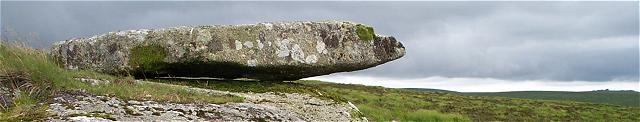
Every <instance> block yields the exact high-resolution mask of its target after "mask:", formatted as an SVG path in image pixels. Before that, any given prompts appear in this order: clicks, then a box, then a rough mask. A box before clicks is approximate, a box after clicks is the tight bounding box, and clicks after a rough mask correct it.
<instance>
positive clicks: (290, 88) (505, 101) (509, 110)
mask: <svg viewBox="0 0 640 122" xmlns="http://www.w3.org/2000/svg"><path fill="white" fill-rule="evenodd" d="M153 81H154V82H161V83H170V84H178V85H188V86H195V87H201V88H208V89H216V90H226V91H234V92H258V93H259V92H281V93H305V94H309V95H312V96H316V97H319V98H324V99H332V100H336V101H350V102H352V103H354V104H355V105H356V106H357V107H358V108H359V109H360V110H361V112H362V115H363V116H365V117H367V118H368V119H369V120H374V121H390V120H399V121H424V120H426V121H429V120H443V121H468V120H473V121H496V120H497V121H579V120H584V121H639V120H640V108H630V107H621V106H613V105H606V104H590V103H581V102H569V101H545V100H528V99H512V98H502V97H475V96H465V95H460V94H451V93H441V92H435V93H434V92H415V91H410V90H404V89H391V88H384V87H375V86H364V85H352V84H336V83H327V82H321V81H308V80H302V81H294V82H250V81H221V80H153ZM320 94H322V95H320Z"/></svg>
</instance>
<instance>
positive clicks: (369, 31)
mask: <svg viewBox="0 0 640 122" xmlns="http://www.w3.org/2000/svg"><path fill="white" fill-rule="evenodd" d="M356 33H357V34H358V38H360V40H363V41H370V40H372V39H373V37H374V36H375V33H374V32H373V27H369V26H366V25H363V24H358V25H356Z"/></svg>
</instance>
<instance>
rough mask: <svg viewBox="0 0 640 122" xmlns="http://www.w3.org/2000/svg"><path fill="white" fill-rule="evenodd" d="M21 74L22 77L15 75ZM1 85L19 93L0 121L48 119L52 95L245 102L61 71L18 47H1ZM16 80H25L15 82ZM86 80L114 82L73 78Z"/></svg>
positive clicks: (37, 53)
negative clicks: (90, 81) (77, 93)
mask: <svg viewBox="0 0 640 122" xmlns="http://www.w3.org/2000/svg"><path fill="white" fill-rule="evenodd" d="M16 74H20V75H16ZM0 76H5V77H7V78H0V85H2V86H6V87H9V88H11V89H19V90H20V91H22V92H19V95H18V96H16V97H15V98H14V101H12V104H11V106H9V108H2V109H0V121H18V120H24V121H30V120H38V119H42V118H43V117H46V116H48V115H47V114H46V112H45V111H44V110H46V108H47V104H39V103H45V102H48V101H49V100H50V99H51V95H52V94H53V93H55V92H58V91H85V92H89V93H92V94H96V95H108V96H116V97H118V98H122V99H134V100H154V101H168V102H178V103H187V102H188V103H226V102H239V101H242V100H243V98H240V97H236V96H227V95H210V94H204V93H198V92H192V91H187V90H186V89H184V88H183V87H178V86H171V85H162V84H149V83H134V82H133V79H132V78H126V77H115V76H109V75H104V74H100V73H95V72H90V71H70V70H65V69H62V68H61V67H60V66H58V65H57V64H56V63H55V62H54V61H53V60H51V59H50V57H49V56H47V54H46V53H44V52H42V51H39V50H34V49H31V48H26V47H22V46H19V45H9V44H5V43H0ZM17 76H24V77H26V78H23V79H19V80H15V78H11V77H17ZM77 77H84V78H94V79H102V80H110V81H114V83H111V84H106V85H104V84H103V85H96V86H91V85H89V84H87V83H83V82H80V81H77V80H74V79H73V78H77Z"/></svg>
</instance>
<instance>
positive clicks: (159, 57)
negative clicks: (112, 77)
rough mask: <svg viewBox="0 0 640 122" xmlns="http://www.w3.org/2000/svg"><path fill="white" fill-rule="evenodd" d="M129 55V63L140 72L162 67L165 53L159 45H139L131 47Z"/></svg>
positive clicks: (157, 69)
mask: <svg viewBox="0 0 640 122" xmlns="http://www.w3.org/2000/svg"><path fill="white" fill-rule="evenodd" d="M129 56H130V57H131V58H130V59H129V64H130V65H131V66H133V67H136V69H137V70H139V71H140V72H155V71H159V70H160V69H162V68H164V67H163V66H164V65H163V64H164V62H163V60H164V58H165V57H166V56H167V53H166V52H165V51H164V48H162V46H160V45H139V46H136V47H133V48H131V54H130V55H129Z"/></svg>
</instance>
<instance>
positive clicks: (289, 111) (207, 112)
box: [46, 81, 367, 122]
mask: <svg viewBox="0 0 640 122" xmlns="http://www.w3.org/2000/svg"><path fill="white" fill-rule="evenodd" d="M138 82H146V81H138ZM149 83H151V82H149ZM186 89H188V90H193V91H196V92H203V93H208V94H225V95H234V96H239V97H243V98H245V99H244V101H243V102H239V103H225V104H195V103H167V102H156V101H136V100H123V99H119V98H115V97H109V96H96V95H92V94H88V93H84V92H59V93H56V94H55V95H54V98H53V101H52V103H50V104H49V108H48V110H47V111H48V112H49V113H50V114H51V115H52V116H51V117H49V118H47V120H46V121H53V122H57V121H234V122H236V121H339V122H345V121H367V120H366V118H364V117H363V118H360V117H357V116H353V115H351V114H352V113H353V112H356V111H355V110H356V109H357V108H354V107H351V106H349V105H348V104H346V103H344V102H336V101H332V100H323V99H319V98H315V97H312V96H310V95H307V94H297V93H272V92H269V93H238V92H227V91H217V90H212V89H200V88H193V87H188V88H186Z"/></svg>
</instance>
